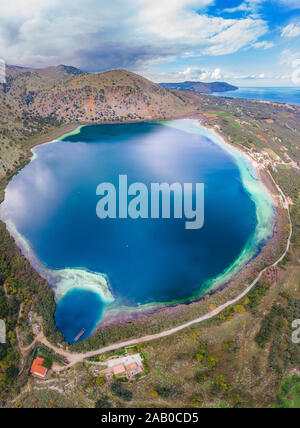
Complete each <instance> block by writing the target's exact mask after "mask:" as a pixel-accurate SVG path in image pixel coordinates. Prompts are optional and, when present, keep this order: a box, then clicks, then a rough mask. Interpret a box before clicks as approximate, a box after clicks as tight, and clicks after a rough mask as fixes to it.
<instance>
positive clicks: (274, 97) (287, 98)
mask: <svg viewBox="0 0 300 428" xmlns="http://www.w3.org/2000/svg"><path fill="white" fill-rule="evenodd" d="M214 95H216V96H218V97H220V96H221V97H230V98H246V99H252V100H259V101H271V102H276V103H287V104H294V105H298V106H299V105H300V88H298V87H286V88H284V87H280V88H275V87H274V88H272V87H266V88H265V87H249V88H239V89H238V90H237V91H228V92H218V93H215V94H214Z"/></svg>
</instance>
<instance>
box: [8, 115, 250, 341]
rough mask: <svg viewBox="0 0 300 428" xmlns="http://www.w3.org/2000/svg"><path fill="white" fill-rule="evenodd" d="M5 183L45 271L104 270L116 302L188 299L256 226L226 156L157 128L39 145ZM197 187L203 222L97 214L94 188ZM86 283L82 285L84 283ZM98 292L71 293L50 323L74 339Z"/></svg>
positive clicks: (13, 212)
mask: <svg viewBox="0 0 300 428" xmlns="http://www.w3.org/2000/svg"><path fill="white" fill-rule="evenodd" d="M35 153H36V154H37V157H36V158H35V159H34V160H33V161H32V162H31V163H30V164H29V165H28V166H26V168H24V169H23V170H22V171H21V172H20V173H19V174H18V175H17V176H15V177H14V179H13V180H12V182H11V183H10V185H9V187H8V191H7V196H6V211H7V215H8V217H9V218H10V219H11V220H12V221H13V223H14V224H15V226H16V228H17V230H18V232H19V233H21V234H22V235H23V236H24V237H25V238H26V239H27V241H28V242H29V244H30V246H31V248H32V249H33V251H34V252H35V254H36V255H37V256H38V257H39V259H40V260H41V261H42V262H43V263H44V264H45V265H47V266H48V267H49V268H51V269H65V268H83V269H87V270H89V271H92V272H98V273H105V274H106V275H107V276H108V278H109V283H110V287H111V291H112V294H113V296H114V298H115V300H116V301H119V302H120V305H121V304H122V305H128V306H134V305H137V304H146V303H150V302H171V301H177V300H181V299H188V298H189V297H190V296H192V295H193V294H194V293H196V292H198V291H199V290H200V289H201V287H202V286H203V284H204V283H205V282H206V281H207V280H209V279H212V278H214V277H216V276H217V275H219V274H220V273H222V272H223V271H224V270H225V269H226V268H228V266H229V265H230V264H231V263H232V262H233V261H234V260H235V259H236V258H237V257H238V256H239V254H240V253H241V251H242V249H243V248H244V246H245V245H246V243H247V241H248V239H249V237H250V236H251V235H252V234H253V232H254V230H255V227H256V223H257V221H256V211H255V204H254V203H253V202H252V200H251V199H250V197H249V195H248V194H247V193H246V192H245V190H244V187H243V185H242V182H241V176H240V171H239V169H238V167H237V165H236V163H235V161H234V159H233V158H232V157H231V156H230V155H229V154H228V153H227V152H225V151H224V150H223V149H222V148H220V147H219V146H217V145H216V144H214V143H212V142H211V141H210V140H209V139H207V138H204V137H202V136H200V135H193V134H191V133H188V132H184V131H182V130H178V129H174V128H172V127H168V126H164V125H162V124H158V123H141V124H122V125H94V126H87V127H83V128H82V129H81V132H80V133H79V134H77V135H73V136H67V137H66V138H65V139H64V140H63V141H59V142H54V143H52V144H47V145H43V146H39V147H37V148H36V149H35ZM120 174H126V175H128V180H129V184H130V183H132V182H143V183H145V184H147V185H150V183H152V182H159V183H161V182H167V183H169V184H171V183H174V182H179V183H196V182H199V183H204V184H205V225H204V227H203V228H202V229H200V230H186V229H185V219H182V220H181V219H176V220H174V219H172V218H171V219H138V220H132V219H123V220H120V219H117V220H113V219H106V220H100V219H99V218H98V217H97V216H96V205H97V202H98V200H99V196H97V195H96V188H97V186H98V184H99V183H102V182H112V183H115V184H116V186H117V183H118V177H119V175H120ZM83 285H84V284H83ZM102 312H103V303H102V302H101V300H100V298H99V295H98V294H96V293H91V292H87V291H83V290H79V289H78V290H75V291H74V290H72V291H69V292H68V293H67V294H65V296H64V297H63V298H62V299H61V300H60V301H59V303H58V307H57V313H56V322H57V325H58V327H59V329H60V330H61V331H62V332H63V333H64V334H65V336H66V338H67V340H68V341H69V342H71V343H72V341H73V340H74V337H75V336H76V335H77V334H78V333H79V331H80V330H81V329H82V328H85V329H86V335H85V337H88V336H89V335H90V333H91V331H92V330H93V328H94V327H95V325H96V324H97V322H98V321H99V320H100V318H101V314H102Z"/></svg>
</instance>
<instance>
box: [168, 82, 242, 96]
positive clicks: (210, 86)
mask: <svg viewBox="0 0 300 428" xmlns="http://www.w3.org/2000/svg"><path fill="white" fill-rule="evenodd" d="M159 85H160V86H162V87H163V88H166V89H169V90H172V89H173V90H178V91H187V92H194V93H196V94H212V93H213V92H228V91H236V90H238V89H239V88H238V87H237V86H233V85H230V84H229V83H226V82H211V83H204V82H194V81H186V82H178V83H160V84H159Z"/></svg>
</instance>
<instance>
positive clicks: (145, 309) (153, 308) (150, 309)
mask: <svg viewBox="0 0 300 428" xmlns="http://www.w3.org/2000/svg"><path fill="white" fill-rule="evenodd" d="M201 117H202V116H201ZM87 125H90V124H87ZM83 126H86V125H85V124H77V125H76V126H75V125H72V129H70V132H69V134H63V135H62V136H61V137H60V138H59V139H62V138H64V137H66V136H67V135H70V134H71V135H72V134H73V135H74V133H78V132H80V129H81V127H83ZM206 129H207V130H209V128H207V127H206ZM60 134H61V132H60ZM219 137H220V138H222V139H223V140H224V136H219ZM48 138H49V137H45V138H43V139H42V140H43V141H41V140H39V144H38V143H37V144H35V146H36V145H42V144H45V143H49V142H51V141H48ZM224 142H225V143H226V144H230V143H227V142H226V141H224ZM234 149H235V150H239V151H240V153H241V154H243V156H245V157H247V158H248V156H247V154H246V153H244V152H243V151H242V150H241V149H237V148H236V147H234ZM32 151H33V150H32ZM247 161H248V160H247ZM258 175H259V174H258ZM258 178H259V179H260V180H261V177H258ZM262 182H263V180H262ZM26 257H27V256H26ZM248 264H251V260H250V261H249V262H248ZM245 267H246V266H243V267H241V268H239V269H238V271H240V270H244V268H245ZM237 273H238V272H237ZM96 275H98V276H100V274H96ZM231 280H232V279H228V280H227V281H226V282H225V283H224V284H223V285H222V286H220V285H219V286H218V288H217V289H216V290H207V293H206V295H212V294H215V293H217V292H219V291H222V289H224V288H227V287H229V286H230V283H231ZM71 288H75V287H71ZM197 298H198V299H199V297H197ZM202 298H203V296H201V297H200V299H202ZM185 300H186V301H185V302H170V303H166V302H164V303H161V304H160V303H158V304H157V303H151V304H149V305H141V307H140V308H138V309H137V308H129V307H126V308H120V307H118V312H119V316H118V317H117V318H116V317H115V316H114V314H113V313H114V309H113V308H112V310H109V311H107V312H106V313H104V316H103V318H102V320H101V323H100V325H98V327H97V328H102V327H103V326H102V324H103V321H105V323H104V324H106V323H107V321H108V320H107V317H110V316H111V315H112V321H117V322H118V323H119V322H123V321H124V315H126V316H125V318H127V316H128V315H129V317H130V318H132V317H133V318H135V317H136V312H137V311H138V312H139V313H141V314H142V316H144V315H147V314H148V313H154V312H155V313H156V312H157V311H160V310H161V309H162V310H165V309H168V308H170V305H172V307H175V308H177V307H178V306H180V304H182V303H183V304H184V305H186V304H188V305H190V304H193V303H197V300H195V298H194V299H192V298H191V297H190V298H188V299H185ZM128 312H130V314H129V313H128Z"/></svg>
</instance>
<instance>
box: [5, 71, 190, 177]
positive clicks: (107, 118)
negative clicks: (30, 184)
mask: <svg viewBox="0 0 300 428" xmlns="http://www.w3.org/2000/svg"><path fill="white" fill-rule="evenodd" d="M194 110H195V107H194V102H193V100H192V99H191V98H189V97H185V95H184V94H183V93H180V92H176V91H169V90H167V89H165V88H162V87H161V86H159V85H157V84H155V83H152V82H150V81H149V80H147V79H145V78H143V77H141V76H138V75H137V74H134V73H130V72H128V71H125V70H114V71H108V72H106V73H98V74H90V73H84V72H82V71H81V70H78V69H76V68H74V67H68V66H64V65H60V66H58V67H48V68H44V69H32V68H22V67H16V66H7V70H6V84H1V85H0V139H1V140H0V141H1V144H0V178H1V177H3V176H4V175H5V174H6V175H9V174H10V173H11V172H12V170H14V169H15V167H16V166H17V165H19V164H20V162H21V161H22V159H23V157H24V150H25V148H24V144H25V141H26V140H28V138H29V137H30V136H32V135H40V134H43V133H45V132H47V131H49V129H51V128H53V127H57V126H59V125H62V124H68V123H77V122H78V123H80V122H95V123H96V122H104V123H105V122H122V121H133V120H151V119H164V118H172V117H179V116H181V115H184V114H186V113H189V112H191V111H194Z"/></svg>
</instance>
